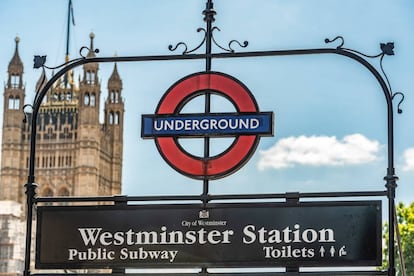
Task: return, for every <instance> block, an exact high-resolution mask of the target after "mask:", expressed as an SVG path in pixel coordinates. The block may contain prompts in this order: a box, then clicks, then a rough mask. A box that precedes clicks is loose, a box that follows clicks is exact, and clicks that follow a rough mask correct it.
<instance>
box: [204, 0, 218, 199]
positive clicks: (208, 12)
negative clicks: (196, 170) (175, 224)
mask: <svg viewBox="0 0 414 276" xmlns="http://www.w3.org/2000/svg"><path fill="white" fill-rule="evenodd" d="M203 15H204V21H205V22H206V72H209V71H211V40H212V24H213V22H214V15H216V12H215V11H214V8H213V1H212V0H207V3H206V9H205V10H204V11H203ZM210 110H211V93H210V91H206V94H205V108H204V112H205V113H210ZM209 157H210V138H209V137H205V138H204V159H205V160H207V159H208V158H209ZM208 165H209V164H208V161H205V162H204V172H205V174H204V175H205V177H204V179H203V197H204V199H203V203H204V205H206V203H207V195H208V190H209V179H208V178H207V177H206V175H207V168H208Z"/></svg>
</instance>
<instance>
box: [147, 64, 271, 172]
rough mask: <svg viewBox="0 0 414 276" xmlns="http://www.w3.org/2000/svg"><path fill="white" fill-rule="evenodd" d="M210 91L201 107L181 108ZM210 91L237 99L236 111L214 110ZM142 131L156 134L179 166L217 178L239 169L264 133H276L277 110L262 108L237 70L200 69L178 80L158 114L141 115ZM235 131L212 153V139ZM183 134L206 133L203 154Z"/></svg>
mask: <svg viewBox="0 0 414 276" xmlns="http://www.w3.org/2000/svg"><path fill="white" fill-rule="evenodd" d="M203 95H205V99H206V100H205V102H206V103H205V106H204V107H203V109H204V110H203V112H201V113H191V114H189V113H182V109H183V108H184V106H185V105H186V104H188V103H189V102H190V101H192V100H193V99H194V98H196V97H198V96H203ZM210 95H219V96H222V97H224V98H225V99H227V100H228V101H230V102H231V104H233V106H234V108H235V110H236V111H235V112H234V111H232V112H228V113H213V112H210V111H209V110H210V105H211V101H210V100H209V97H210ZM141 123H142V124H141V126H142V130H141V136H142V137H143V138H153V139H154V140H155V144H156V145H157V148H158V151H159V152H160V154H161V155H162V157H163V158H164V159H165V161H166V162H167V163H168V164H169V165H170V166H171V167H173V168H174V169H175V170H177V171H178V172H180V173H182V174H184V175H186V176H188V177H191V178H195V179H217V178H222V177H225V176H227V175H229V174H231V173H233V172H235V171H237V170H238V169H240V168H241V167H242V166H243V165H244V164H245V163H246V162H247V161H248V160H249V158H250V157H251V156H252V155H253V153H254V151H255V149H256V147H257V145H258V143H259V140H260V137H261V136H272V135H273V113H272V112H259V108H258V105H257V103H256V100H255V99H254V97H253V95H252V93H251V92H250V91H249V89H248V88H247V87H246V86H245V85H244V84H243V83H241V82H240V81H239V80H237V79H235V78H234V77H232V76H229V75H226V74H223V73H219V72H200V73H195V74H192V75H189V76H186V77H184V78H183V79H181V80H179V81H178V82H176V83H175V84H173V85H172V86H171V87H170V88H169V89H168V90H167V92H166V93H165V94H164V96H163V97H162V98H161V100H160V102H159V103H158V107H157V109H156V111H155V114H151V115H142V122H141ZM220 137H234V141H233V142H232V143H231V145H230V146H229V147H228V148H227V149H226V150H224V151H223V152H222V153H220V154H218V155H215V156H210V154H209V149H210V147H209V143H210V141H211V139H216V138H220ZM181 139H204V155H203V156H195V155H193V154H191V153H189V152H188V151H186V150H185V149H184V148H183V147H182V146H181V145H180V140H181Z"/></svg>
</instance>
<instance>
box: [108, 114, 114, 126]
mask: <svg viewBox="0 0 414 276" xmlns="http://www.w3.org/2000/svg"><path fill="white" fill-rule="evenodd" d="M109 124H110V125H113V124H114V113H113V112H112V111H111V112H109Z"/></svg>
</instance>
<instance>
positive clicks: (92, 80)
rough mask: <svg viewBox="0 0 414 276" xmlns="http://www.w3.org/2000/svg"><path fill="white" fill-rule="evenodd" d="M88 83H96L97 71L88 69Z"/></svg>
mask: <svg viewBox="0 0 414 276" xmlns="http://www.w3.org/2000/svg"><path fill="white" fill-rule="evenodd" d="M86 83H87V84H94V83H95V72H93V71H86Z"/></svg>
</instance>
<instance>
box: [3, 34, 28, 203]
mask: <svg viewBox="0 0 414 276" xmlns="http://www.w3.org/2000/svg"><path fill="white" fill-rule="evenodd" d="M19 42H20V39H19V38H18V37H16V39H15V43H16V46H15V51H14V55H13V57H12V59H11V61H10V63H9V67H8V79H7V84H6V86H5V88H4V108H3V112H4V113H3V133H2V149H1V151H2V154H1V172H2V174H1V180H0V190H1V191H2V192H1V193H0V199H2V200H4V199H6V200H15V201H21V200H22V198H23V188H22V187H23V185H22V179H21V175H23V171H21V170H22V168H21V163H22V162H23V161H22V150H23V144H22V143H21V138H22V121H23V105H24V98H25V88H24V85H23V63H22V61H21V59H20V56H19Z"/></svg>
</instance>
